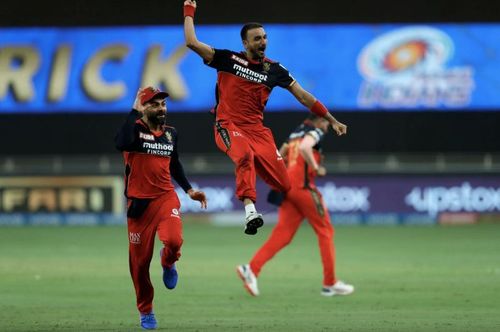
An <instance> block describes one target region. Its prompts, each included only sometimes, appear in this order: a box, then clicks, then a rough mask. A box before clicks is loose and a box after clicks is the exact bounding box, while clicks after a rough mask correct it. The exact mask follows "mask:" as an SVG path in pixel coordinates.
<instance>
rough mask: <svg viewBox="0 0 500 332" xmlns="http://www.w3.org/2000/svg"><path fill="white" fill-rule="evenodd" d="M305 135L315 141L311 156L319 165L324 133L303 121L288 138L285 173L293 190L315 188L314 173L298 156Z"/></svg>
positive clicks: (300, 156) (299, 155)
mask: <svg viewBox="0 0 500 332" xmlns="http://www.w3.org/2000/svg"><path fill="white" fill-rule="evenodd" d="M305 135H310V136H312V137H313V138H314V140H315V141H316V145H314V147H313V156H314V159H315V160H316V162H317V163H318V164H321V150H322V149H321V141H322V140H323V137H324V135H325V133H324V132H323V131H322V130H321V129H320V128H316V127H315V126H313V125H312V124H311V123H310V122H309V121H305V122H304V123H303V124H301V125H300V126H299V127H297V128H296V129H295V130H294V131H293V132H292V133H291V134H290V136H289V137H288V141H287V143H288V153H287V156H286V157H287V158H286V161H287V171H288V177H289V178H290V184H291V186H292V187H293V188H315V187H316V184H315V183H314V178H315V177H316V172H315V171H314V170H313V169H311V168H310V167H309V165H308V164H307V162H306V161H305V159H304V157H302V155H301V154H300V151H299V145H300V142H301V141H302V139H303V138H304V136H305Z"/></svg>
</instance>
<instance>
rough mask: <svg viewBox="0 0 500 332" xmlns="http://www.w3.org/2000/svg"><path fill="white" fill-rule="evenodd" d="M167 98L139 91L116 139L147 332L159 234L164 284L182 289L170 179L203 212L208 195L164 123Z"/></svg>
mask: <svg viewBox="0 0 500 332" xmlns="http://www.w3.org/2000/svg"><path fill="white" fill-rule="evenodd" d="M166 97H168V93H166V92H163V91H160V90H158V89H155V88H153V87H147V88H145V89H139V91H138V93H137V97H136V100H135V102H134V106H133V109H132V111H131V112H130V113H129V115H128V117H127V119H126V121H125V123H124V124H123V126H122V128H121V129H120V131H119V132H118V134H117V135H116V138H115V143H116V147H117V149H118V150H120V151H122V152H123V157H124V161H125V196H126V197H127V226H128V233H129V268H130V275H131V276H132V281H133V282H134V287H135V293H136V300H137V309H138V310H139V313H140V323H141V327H142V328H144V329H155V328H156V327H157V323H156V318H155V315H154V313H153V294H154V290H153V285H152V284H151V279H150V277H149V265H150V263H151V258H152V256H153V249H154V241H155V234H156V233H157V234H158V237H159V239H160V241H162V242H163V248H162V249H161V252H160V261H161V266H162V268H163V283H164V284H165V287H167V288H168V289H173V288H175V286H176V285H177V279H178V275H177V270H176V267H175V262H176V261H177V260H178V259H179V257H180V255H181V246H182V242H183V239H182V220H181V213H180V202H179V198H178V197H177V194H176V192H175V190H174V189H175V188H174V185H173V184H172V181H171V178H173V179H174V180H175V181H176V182H177V184H179V186H181V187H182V189H184V191H185V192H186V193H187V194H188V195H189V197H191V199H193V200H197V201H199V202H200V203H201V206H202V208H206V206H207V201H206V198H205V194H204V193H203V192H202V191H198V190H194V189H193V188H192V187H191V185H190V184H189V181H188V179H187V178H186V176H185V175H184V170H183V167H182V165H181V163H180V161H179V154H178V151H177V148H178V146H177V131H176V130H175V128H174V127H170V126H166V125H165V119H166V115H167V105H166V100H165V99H166Z"/></svg>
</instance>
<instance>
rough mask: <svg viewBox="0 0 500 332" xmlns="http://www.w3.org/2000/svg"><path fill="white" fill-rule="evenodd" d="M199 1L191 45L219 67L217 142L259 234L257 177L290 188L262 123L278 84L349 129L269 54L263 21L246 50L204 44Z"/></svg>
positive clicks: (189, 6) (247, 28)
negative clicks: (200, 37) (198, 19)
mask: <svg viewBox="0 0 500 332" xmlns="http://www.w3.org/2000/svg"><path fill="white" fill-rule="evenodd" d="M195 10H196V2H195V1H192V0H187V1H185V2H184V34H185V39H186V45H187V46H188V47H189V48H190V49H192V50H193V51H194V52H195V53H196V54H198V55H199V56H200V57H201V58H203V61H204V62H205V64H206V65H208V66H210V67H212V68H214V69H216V70H217V84H216V106H215V107H214V109H213V112H214V115H215V126H214V133H215V141H216V143H217V147H218V148H219V149H220V150H221V151H222V152H224V153H226V154H227V155H228V156H229V158H231V160H232V161H233V163H234V165H235V174H236V196H237V197H238V199H240V200H241V201H242V202H243V204H244V205H245V213H246V216H245V233H246V234H250V235H253V234H256V233H257V229H258V228H259V227H261V226H262V225H263V224H264V220H263V218H262V214H260V213H257V210H256V208H255V202H256V200H257V192H256V189H255V183H256V175H259V176H260V177H261V178H262V179H263V180H264V181H265V182H266V183H267V184H268V185H269V186H270V187H271V188H272V189H274V190H277V191H280V192H286V191H287V190H289V189H290V181H289V179H288V177H287V173H286V168H285V164H284V162H283V158H282V157H281V155H280V154H279V153H278V149H277V148H276V144H275V143H274V138H273V134H272V132H271V130H270V129H269V128H267V127H265V126H264V125H263V123H262V120H263V112H264V108H265V106H266V103H267V101H268V99H269V96H270V94H271V91H272V90H273V88H275V87H280V88H284V89H287V90H288V91H289V92H290V93H291V94H292V95H293V96H295V98H296V99H297V100H298V101H299V102H300V103H301V104H302V105H304V106H305V107H307V108H308V109H309V110H310V111H311V112H312V113H314V114H318V115H319V116H321V117H324V118H325V119H327V121H328V122H329V124H330V125H331V126H332V127H333V129H334V130H335V131H336V132H337V134H338V135H343V134H345V133H346V131H347V127H346V126H345V125H344V124H343V123H341V122H339V121H337V120H336V119H335V118H334V117H333V116H332V115H331V114H330V113H329V112H328V110H327V109H326V107H325V106H323V104H322V103H321V102H319V101H318V100H317V99H316V98H315V97H314V96H313V95H311V94H310V93H309V92H307V91H306V90H304V89H303V88H302V87H301V86H300V84H299V83H298V82H297V81H296V80H295V79H294V78H293V77H292V75H290V73H289V72H288V70H287V69H286V68H285V67H283V66H282V65H281V64H280V63H279V62H276V61H272V60H270V59H268V58H266V56H265V50H266V47H267V34H266V31H265V30H264V27H263V26H262V25H261V24H259V23H248V24H245V25H244V26H243V28H242V29H241V33H240V36H241V40H242V43H243V46H244V48H245V50H244V51H242V52H235V51H230V50H225V49H215V48H213V47H211V46H209V45H207V44H205V43H203V42H200V41H199V40H198V39H197V37H196V33H195V27H194V14H195Z"/></svg>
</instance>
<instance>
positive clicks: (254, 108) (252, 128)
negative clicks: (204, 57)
mask: <svg viewBox="0 0 500 332" xmlns="http://www.w3.org/2000/svg"><path fill="white" fill-rule="evenodd" d="M207 65H208V66H210V67H213V68H215V69H217V86H216V101H217V104H216V106H215V107H214V113H215V116H216V124H215V128H214V133H215V142H216V144H217V147H218V148H219V149H220V150H222V151H223V152H225V153H226V154H227V155H228V156H229V157H230V158H231V160H232V161H233V163H234V164H235V173H236V196H237V197H238V198H239V199H241V200H242V199H243V198H245V197H246V198H250V199H251V200H252V201H254V202H255V201H256V199H257V193H256V190H255V181H256V179H255V175H256V174H258V175H259V176H260V177H261V178H262V179H263V180H264V181H265V182H266V183H267V184H269V185H270V186H271V188H273V189H274V190H277V191H283V192H284V191H287V190H288V189H289V188H290V182H289V180H288V177H287V175H286V167H285V164H284V162H283V158H282V157H281V156H280V155H279V153H278V150H277V149H276V144H275V142H274V137H273V134H272V133H271V130H270V129H269V128H266V127H264V125H263V123H262V121H263V112H264V107H265V106H266V103H267V100H268V98H269V95H270V94H271V91H272V89H273V88H274V87H276V86H279V87H282V88H288V87H289V86H291V85H292V84H294V83H295V80H294V79H293V77H292V76H291V75H290V73H289V72H288V70H286V69H285V68H284V67H283V66H281V65H280V64H279V63H277V62H273V61H271V60H269V59H267V58H265V59H263V60H262V61H260V62H256V61H253V60H251V59H248V58H247V57H246V55H245V53H244V52H240V53H237V52H233V51H229V50H220V49H215V54H214V58H213V60H212V61H211V62H210V63H207Z"/></svg>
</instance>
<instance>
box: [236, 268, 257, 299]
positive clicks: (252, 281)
mask: <svg viewBox="0 0 500 332" xmlns="http://www.w3.org/2000/svg"><path fill="white" fill-rule="evenodd" d="M236 272H237V273H238V276H239V277H240V278H241V280H243V286H245V288H246V290H247V291H248V292H249V293H250V295H252V296H257V295H259V288H258V287H257V277H256V276H255V274H253V272H252V269H251V268H250V265H248V264H244V265H238V267H237V268H236Z"/></svg>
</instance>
